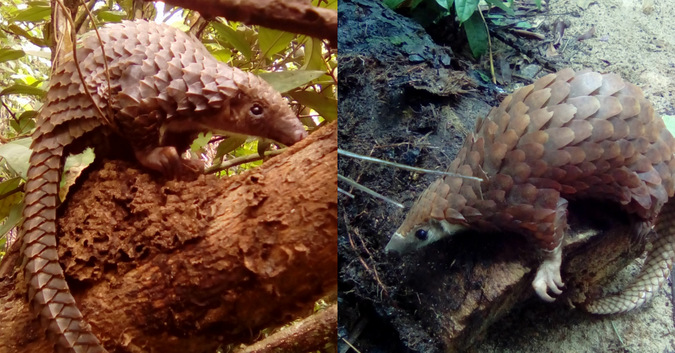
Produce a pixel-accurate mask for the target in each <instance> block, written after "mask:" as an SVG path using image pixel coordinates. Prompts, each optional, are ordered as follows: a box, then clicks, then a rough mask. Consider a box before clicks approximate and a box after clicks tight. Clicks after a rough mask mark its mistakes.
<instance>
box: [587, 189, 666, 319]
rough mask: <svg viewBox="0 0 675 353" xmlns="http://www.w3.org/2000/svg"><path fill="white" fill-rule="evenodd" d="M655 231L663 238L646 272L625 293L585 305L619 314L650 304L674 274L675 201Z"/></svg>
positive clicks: (663, 212)
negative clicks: (671, 273) (672, 270)
mask: <svg viewBox="0 0 675 353" xmlns="http://www.w3.org/2000/svg"><path fill="white" fill-rule="evenodd" d="M654 231H655V232H656V233H657V235H658V236H659V238H658V239H657V240H656V241H655V242H654V244H653V247H652V250H651V251H650V252H649V254H648V255H647V261H646V262H645V264H644V266H643V268H642V271H641V272H640V274H639V275H638V277H637V278H636V279H635V281H634V282H632V283H631V284H630V285H629V286H628V287H627V288H626V289H625V290H623V292H621V293H618V294H614V295H609V296H607V297H604V298H600V299H597V300H594V301H592V302H591V303H589V304H587V305H586V306H585V309H586V311H588V312H590V313H594V314H618V313H623V312H626V311H630V310H633V309H635V308H638V307H640V306H641V305H643V304H644V303H646V302H648V301H649V300H650V299H651V298H652V297H653V296H654V295H656V293H657V292H658V291H659V289H660V288H661V287H662V286H663V284H664V283H665V282H666V280H667V279H668V276H669V275H670V270H671V268H672V266H673V260H674V259H675V202H667V203H666V204H665V205H664V206H663V209H662V210H661V213H660V214H659V216H658V218H657V220H656V224H655V226H654Z"/></svg>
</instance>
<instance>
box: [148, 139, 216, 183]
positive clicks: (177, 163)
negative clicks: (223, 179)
mask: <svg viewBox="0 0 675 353" xmlns="http://www.w3.org/2000/svg"><path fill="white" fill-rule="evenodd" d="M136 159H138V161H139V162H140V163H141V164H142V165H143V166H144V167H146V168H149V169H152V170H155V171H158V172H160V173H162V174H163V175H164V176H166V177H167V178H170V179H174V178H185V177H187V176H194V175H196V174H199V173H201V172H203V171H204V164H203V163H202V162H201V161H199V160H185V159H182V158H181V157H180V156H179V155H178V151H176V148H174V147H173V146H162V147H156V148H154V149H152V150H150V151H136Z"/></svg>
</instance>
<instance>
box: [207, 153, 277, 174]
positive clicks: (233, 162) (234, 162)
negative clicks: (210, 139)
mask: <svg viewBox="0 0 675 353" xmlns="http://www.w3.org/2000/svg"><path fill="white" fill-rule="evenodd" d="M285 150H286V149H285V148H281V149H278V150H272V151H266V152H265V157H272V156H276V155H278V154H280V153H282V152H284V151H285ZM261 159H263V157H261V156H260V155H257V154H249V155H247V156H242V157H237V158H233V159H230V160H229V161H227V162H225V163H221V164H218V165H214V166H212V167H209V168H207V169H206V170H205V171H204V173H205V174H212V173H217V172H220V171H223V170H225V169H229V168H232V167H236V166H238V165H242V164H246V163H251V162H255V161H259V160H261Z"/></svg>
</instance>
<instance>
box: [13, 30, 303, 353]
mask: <svg viewBox="0 0 675 353" xmlns="http://www.w3.org/2000/svg"><path fill="white" fill-rule="evenodd" d="M99 33H100V38H101V41H99V39H98V37H97V36H96V35H94V34H93V33H89V34H86V35H85V36H84V37H83V38H82V40H81V41H80V43H79V44H78V47H77V60H78V62H79V69H80V70H79V72H78V69H77V63H76V62H75V61H74V59H73V57H72V53H69V54H67V55H66V57H65V59H64V60H62V63H63V64H62V65H60V66H59V67H57V68H56V69H55V71H54V74H53V76H52V79H51V81H50V86H49V90H48V93H47V99H46V102H45V104H44V106H43V108H42V110H41V112H40V114H39V116H38V123H37V125H38V128H37V129H36V131H35V132H34V134H33V143H32V146H31V148H32V150H33V153H32V155H31V157H30V166H29V170H28V178H27V181H26V187H25V192H26V196H25V207H24V211H23V217H24V223H23V225H22V239H23V245H22V253H23V256H24V261H23V266H24V275H25V279H26V281H27V283H28V292H29V300H30V301H31V303H32V306H33V309H34V312H35V313H36V315H39V317H40V319H41V321H42V323H43V326H45V327H47V328H48V332H49V333H50V335H51V336H53V337H54V338H55V339H56V341H57V345H56V348H57V350H58V351H59V352H69V353H85V352H87V353H95V352H105V351H106V350H105V349H104V348H103V346H102V345H101V343H100V342H99V340H98V339H97V338H96V336H95V335H94V334H93V333H92V332H91V327H90V326H89V325H88V324H87V323H86V322H85V320H84V318H83V316H82V314H81V312H80V310H79V309H78V308H77V305H76V303H75V300H74V298H73V296H72V294H71V293H70V290H69V288H68V284H67V283H66V281H65V275H64V272H63V269H62V268H61V266H60V264H59V257H58V253H57V246H56V223H55V221H56V207H57V204H58V185H59V180H60V173H61V171H62V163H63V159H64V158H65V155H67V153H68V152H70V150H72V149H73V146H74V143H76V142H77V144H76V145H77V146H80V145H81V144H80V141H82V140H83V139H85V142H86V140H87V138H90V137H88V136H92V135H93V136H95V137H96V138H99V139H100V136H106V135H110V134H115V135H116V136H117V138H124V139H126V141H125V142H122V143H125V144H131V146H132V147H133V149H135V150H137V151H138V150H141V151H150V150H152V148H155V147H160V146H164V145H165V144H173V143H176V142H178V143H179V144H178V145H177V146H176V149H177V150H179V151H178V152H176V150H173V155H175V156H178V155H179V153H180V152H181V151H180V150H181V149H184V148H185V147H186V144H185V142H186V141H189V139H188V137H190V136H192V135H194V133H195V132H199V131H204V130H207V129H211V130H217V131H226V132H231V133H240V134H248V135H255V136H260V137H266V138H270V139H274V140H277V141H279V142H282V143H285V144H287V145H290V144H293V143H295V142H297V141H299V140H300V139H302V138H303V137H305V136H306V134H307V133H306V131H305V130H304V128H303V126H302V124H301V123H300V122H299V120H298V119H297V117H296V116H295V114H294V113H293V112H292V111H291V109H290V108H289V106H288V105H287V103H286V101H285V100H284V99H283V98H282V97H281V95H280V94H279V93H278V92H276V91H275V90H274V89H273V88H272V87H271V86H269V85H268V84H267V83H265V82H264V81H263V80H262V79H260V78H259V77H257V76H255V75H253V74H251V73H247V72H243V71H241V70H238V69H236V68H232V67H230V66H228V65H226V64H223V63H220V62H218V61H217V60H215V59H214V58H213V57H212V56H211V55H210V54H209V52H208V51H207V50H206V48H205V47H204V46H203V45H202V44H201V42H200V41H199V40H198V39H196V38H194V37H192V36H189V35H187V34H185V33H184V32H182V31H180V30H177V29H175V28H173V27H170V26H168V25H161V24H155V23H152V22H146V21H136V22H128V21H125V22H122V23H118V24H112V25H108V26H106V27H104V28H102V29H100V30H99ZM80 75H81V76H80ZM83 80H84V82H83ZM85 86H86V88H87V89H85ZM87 91H88V92H87ZM252 105H256V106H255V111H254V110H253V109H249V106H252ZM256 113H261V114H256ZM97 132H104V134H102V135H101V134H97ZM183 135H185V136H183ZM176 137H179V141H176V139H175V138H176ZM183 137H185V138H183ZM116 141H118V140H116ZM115 143H118V142H115ZM139 155H141V156H142V155H145V154H144V153H137V157H138V156H139ZM139 161H140V162H141V163H143V162H147V161H143V160H139ZM151 162H153V161H151ZM144 165H145V164H144ZM151 165H152V166H159V167H162V165H161V163H154V164H151ZM156 169H159V170H160V171H162V169H161V168H156Z"/></svg>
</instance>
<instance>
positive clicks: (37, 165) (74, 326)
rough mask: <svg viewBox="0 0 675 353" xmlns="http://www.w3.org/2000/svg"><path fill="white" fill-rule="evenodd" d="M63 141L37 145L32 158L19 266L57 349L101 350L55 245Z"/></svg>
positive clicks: (70, 352)
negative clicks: (85, 318)
mask: <svg viewBox="0 0 675 353" xmlns="http://www.w3.org/2000/svg"><path fill="white" fill-rule="evenodd" d="M62 154H63V145H61V146H58V147H54V148H52V149H48V148H43V149H42V150H40V149H39V148H38V149H35V150H34V152H33V154H32V155H31V157H30V168H29V169H28V180H27V182H26V189H25V191H26V198H25V207H24V210H23V218H24V223H23V227H22V233H23V237H22V238H23V247H22V253H23V267H24V271H25V272H24V273H25V277H26V281H27V282H28V299H29V301H30V302H31V303H32V306H33V311H34V313H35V314H36V315H39V316H40V320H41V321H42V324H43V327H47V328H48V330H49V332H50V333H51V334H53V336H54V337H55V338H57V343H58V344H57V351H58V352H67V353H102V352H106V350H105V349H104V348H103V347H102V346H101V343H100V342H99V340H98V339H97V338H96V336H94V334H93V333H92V332H91V328H90V327H89V325H88V324H87V323H86V322H85V321H84V318H83V317H82V313H80V310H79V309H78V308H77V306H76V303H75V299H74V298H73V296H72V295H71V293H70V290H69V289H68V284H67V283H66V280H65V275H64V272H63V269H62V268H61V265H60V264H59V255H58V252H57V248H56V206H57V198H58V185H59V176H60V170H61V156H62Z"/></svg>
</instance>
